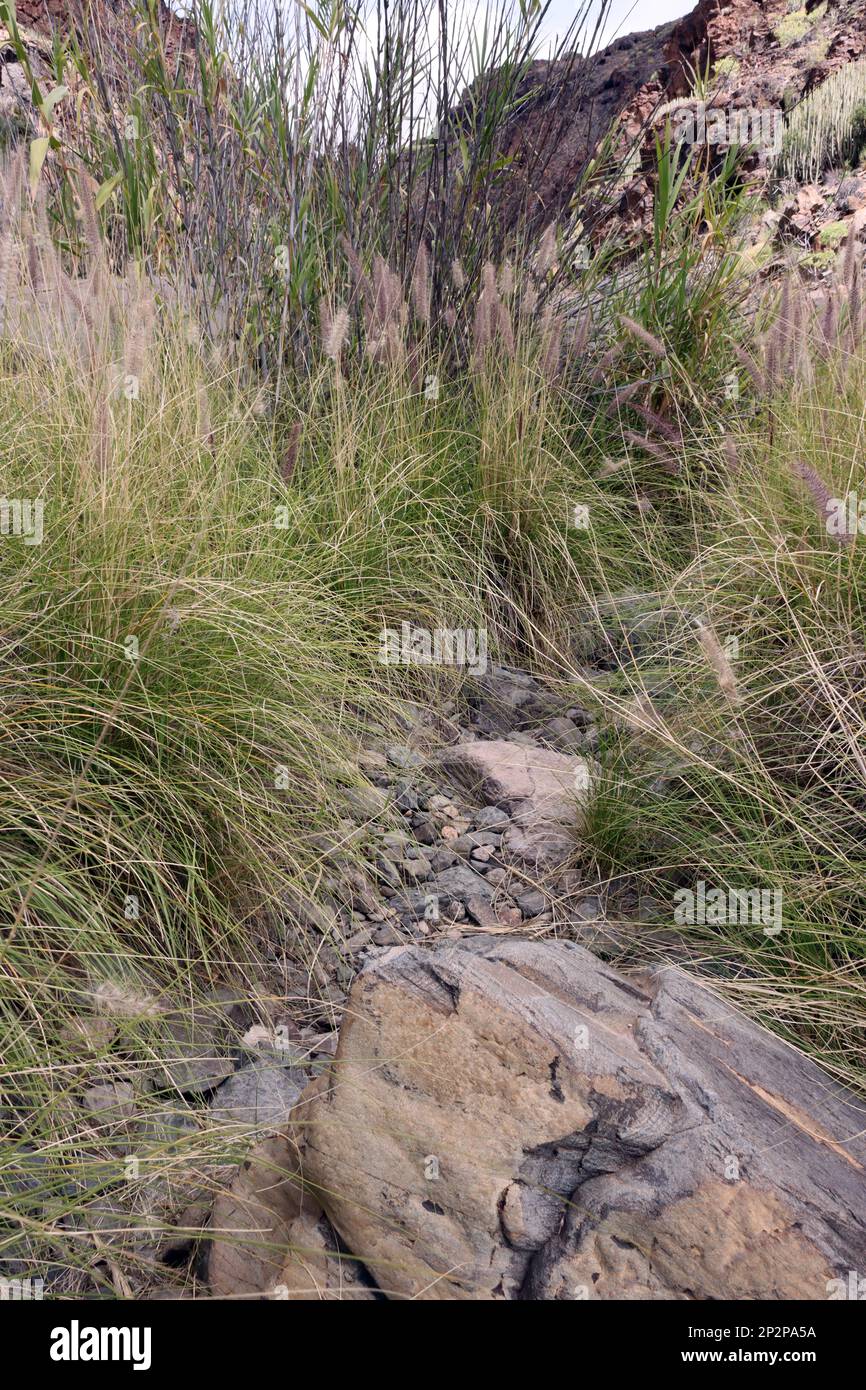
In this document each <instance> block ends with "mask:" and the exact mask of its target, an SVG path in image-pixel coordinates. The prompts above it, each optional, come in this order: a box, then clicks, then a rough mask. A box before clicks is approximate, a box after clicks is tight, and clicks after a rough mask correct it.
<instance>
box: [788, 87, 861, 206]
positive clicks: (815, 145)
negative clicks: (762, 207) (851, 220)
mask: <svg viewBox="0 0 866 1390" xmlns="http://www.w3.org/2000/svg"><path fill="white" fill-rule="evenodd" d="M864 147H866V62H864V61H862V60H860V61H858V62H854V63H846V64H845V65H844V66H843V67H841V68H839V70H838V72H834V73H833V74H832V75H831V76H830V77H828V78H827V80H826V82H822V83H821V85H820V87H817V88H816V89H815V90H814V91H813V92H810V93H809V95H808V96H806V97H804V98H803V100H802V101H801V102H800V103H799V105H797V106H796V107H795V108H794V110H793V111H792V112H791V113H790V115H789V116H788V120H787V125H786V129H785V135H784V139H783V142H782V149H781V151H780V153H779V157H778V160H777V165H776V169H777V173H778V174H779V176H780V177H782V178H793V179H802V180H810V181H812V182H817V180H818V179H820V177H821V175H822V174H823V173H825V171H826V170H827V169H832V168H838V167H840V166H843V165H845V164H856V163H857V162H858V161H859V160H860V159H861V158H862V155H863V150H864Z"/></svg>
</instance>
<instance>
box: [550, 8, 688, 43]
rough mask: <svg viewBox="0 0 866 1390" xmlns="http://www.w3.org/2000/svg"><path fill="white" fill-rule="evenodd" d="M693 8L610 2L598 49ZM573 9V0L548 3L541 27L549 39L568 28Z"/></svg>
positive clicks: (572, 16)
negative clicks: (600, 45)
mask: <svg viewBox="0 0 866 1390" xmlns="http://www.w3.org/2000/svg"><path fill="white" fill-rule="evenodd" d="M696 4H697V0H613V3H612V4H611V6H610V15H609V17H608V21H607V25H606V28H605V32H604V35H603V37H602V40H601V42H602V46H604V44H606V43H610V42H611V40H612V39H615V38H619V37H620V36H621V35H622V34H633V33H639V32H640V31H641V30H642V29H654V28H655V26H656V25H657V24H665V23H667V21H668V20H669V19H679V18H680V17H681V16H682V15H684V14H688V13H689V12H690V11H691V10H693V9H694V8H695V5H696ZM575 8H576V6H575V0H552V3H551V6H550V9H549V10H548V13H547V18H546V23H545V29H546V30H547V32H548V34H549V36H550V37H551V38H552V37H553V36H554V35H555V34H556V33H557V32H558V31H564V30H566V29H567V28H568V25H569V23H570V22H571V20H572V19H573V18H574V12H575Z"/></svg>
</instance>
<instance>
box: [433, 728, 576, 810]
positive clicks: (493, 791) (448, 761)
mask: <svg viewBox="0 0 866 1390" xmlns="http://www.w3.org/2000/svg"><path fill="white" fill-rule="evenodd" d="M440 761H441V765H442V767H443V768H444V769H445V771H447V773H448V774H449V776H451V777H452V778H454V780H455V781H458V782H460V784H461V785H462V786H463V787H464V788H465V789H466V790H467V791H468V792H470V793H481V794H482V795H483V796H484V798H485V799H486V800H487V801H488V802H491V803H492V804H494V805H496V806H498V807H499V808H500V809H501V810H504V811H507V812H509V814H510V815H511V816H512V817H513V819H515V820H517V821H519V822H520V823H521V824H524V825H531V824H534V823H537V822H556V823H559V824H563V825H577V824H578V823H579V818H580V814H579V812H580V802H581V800H583V799H585V797H586V792H587V790H588V788H589V785H590V781H591V776H592V773H591V769H590V765H589V763H588V762H587V761H586V759H585V758H581V757H578V756H577V755H575V754H566V753H557V752H556V751H555V750H554V749H551V748H538V747H532V746H530V747H527V746H524V745H521V744H515V743H511V742H510V741H508V740H506V739H492V740H490V741H486V742H477V743H468V744H461V743H458V744H455V745H454V746H453V747H451V748H447V749H445V750H444V752H443V753H442V754H441V755H440Z"/></svg>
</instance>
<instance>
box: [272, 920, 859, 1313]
mask: <svg viewBox="0 0 866 1390" xmlns="http://www.w3.org/2000/svg"><path fill="white" fill-rule="evenodd" d="M293 1119H294V1121H295V1122H296V1130H295V1132H296V1134H297V1135H298V1136H299V1143H300V1153H301V1160H302V1170H303V1176H304V1179H305V1182H306V1183H307V1184H309V1185H312V1188H313V1190H314V1191H316V1192H317V1195H318V1197H319V1200H320V1201H322V1203H323V1205H324V1207H325V1209H326V1211H327V1213H328V1215H329V1217H330V1219H331V1221H332V1222H333V1225H334V1227H335V1228H336V1230H337V1231H338V1233H339V1236H340V1237H341V1239H342V1241H343V1242H344V1243H345V1246H346V1248H347V1249H348V1250H349V1251H351V1253H352V1254H353V1255H354V1256H355V1257H357V1258H358V1259H360V1260H361V1261H363V1263H364V1265H365V1266H366V1268H367V1270H369V1272H370V1274H371V1276H372V1278H373V1279H374V1280H376V1282H377V1284H378V1286H379V1288H380V1289H381V1290H382V1291H383V1292H385V1293H386V1295H387V1296H389V1297H392V1298H412V1297H418V1296H422V1297H424V1298H425V1299H431V1298H432V1299H496V1298H504V1299H521V1298H531V1299H584V1298H590V1299H591V1298H600V1299H646V1298H652V1299H658V1298H661V1299H671V1298H673V1299H720V1298H727V1299H731V1298H733V1299H796V1298H806V1299H822V1298H826V1297H827V1296H828V1292H827V1288H828V1284H829V1282H830V1281H832V1280H834V1279H837V1278H845V1277H846V1271H848V1270H851V1269H862V1268H863V1263H864V1261H866V1140H864V1137H863V1135H864V1131H866V1124H864V1120H866V1114H864V1110H863V1107H862V1104H861V1103H859V1102H858V1101H857V1100H856V1099H855V1098H854V1097H853V1096H852V1095H851V1094H850V1093H848V1092H846V1091H845V1090H844V1089H843V1088H842V1087H841V1086H839V1085H837V1083H836V1082H835V1081H834V1080H833V1079H832V1078H831V1077H830V1076H828V1075H826V1074H825V1073H823V1072H822V1071H821V1070H820V1069H819V1068H818V1067H817V1066H815V1065H814V1063H812V1062H811V1061H809V1060H808V1059H807V1058H805V1057H803V1056H801V1055H800V1054H799V1053H798V1052H796V1051H795V1050H793V1049H791V1048H789V1047H787V1046H786V1045H785V1044H784V1043H783V1042H781V1041H780V1040H778V1039H777V1038H775V1037H773V1036H772V1035H770V1034H768V1033H766V1032H764V1031H763V1030H762V1029H761V1028H759V1027H758V1026H756V1025H755V1024H753V1023H751V1022H750V1021H749V1020H747V1019H746V1018H744V1017H743V1016H742V1015H740V1014H739V1013H738V1012H737V1011H736V1010H734V1009H732V1008H731V1007H730V1006H729V1005H727V1004H726V1003H724V1002H723V1001H721V1000H719V999H718V998H716V997H715V996H714V995H713V994H712V993H710V992H709V991H708V990H706V989H704V988H703V987H702V986H700V985H698V984H697V983H695V982H694V981H692V980H690V979H689V978H688V977H687V976H686V975H684V974H683V973H681V972H680V971H678V970H675V969H672V968H664V969H661V968H659V969H656V970H654V971H652V972H650V973H647V974H643V975H641V976H640V977H626V976H625V975H622V974H620V973H618V972H617V971H615V970H614V969H613V968H611V967H610V966H608V965H605V964H604V963H603V962H601V961H599V960H598V959H596V958H595V957H594V956H592V955H591V954H590V953H589V952H587V951H586V950H584V949H583V948H582V947H580V946H578V945H576V944H573V943H570V942H556V941H531V940H523V939H506V940H502V939H500V940H498V941H495V942H491V941H490V940H473V941H462V942H456V943H454V944H451V945H448V944H444V943H443V944H442V945H439V946H437V947H436V948H435V949H432V950H431V949H424V948H419V947H415V946H406V947H397V948H394V949H392V950H389V951H386V952H384V953H382V954H381V955H380V956H378V957H377V958H376V959H375V960H373V961H371V962H370V963H369V964H368V965H367V966H366V968H365V969H364V970H363V971H362V972H361V974H360V975H359V976H358V978H357V979H356V981H355V984H354V985H353V987H352V991H351V996H350V999H349V1005H348V1008H347V1010H346V1016H345V1021H344V1024H343V1028H342V1031H341V1034H340V1041H339V1046H338V1049H337V1053H336V1056H335V1058H334V1060H333V1063H332V1065H331V1066H330V1067H329V1068H328V1070H326V1071H325V1072H324V1073H323V1074H322V1075H321V1076H320V1077H318V1078H317V1079H316V1080H315V1081H314V1082H312V1083H311V1085H310V1086H309V1087H308V1088H307V1090H306V1091H305V1092H304V1095H303V1097H302V1099H301V1101H300V1103H299V1105H298V1106H297V1107H296V1109H295V1111H294V1115H293Z"/></svg>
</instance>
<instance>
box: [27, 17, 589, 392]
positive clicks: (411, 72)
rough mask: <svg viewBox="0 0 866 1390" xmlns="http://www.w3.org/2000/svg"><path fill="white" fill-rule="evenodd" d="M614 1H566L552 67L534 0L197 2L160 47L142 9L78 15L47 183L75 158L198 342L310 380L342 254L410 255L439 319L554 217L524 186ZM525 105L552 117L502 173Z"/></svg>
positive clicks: (119, 232)
mask: <svg viewBox="0 0 866 1390" xmlns="http://www.w3.org/2000/svg"><path fill="white" fill-rule="evenodd" d="M608 7H609V0H604V3H603V4H602V5H601V6H600V7H598V9H599V12H598V13H597V12H596V7H594V6H593V4H592V3H591V0H580V3H579V4H578V6H577V7H576V12H575V15H574V18H573V20H572V21H571V23H570V24H569V26H568V29H567V32H566V33H565V34H563V35H562V37H561V39H560V40H559V42H558V45H557V48H556V51H555V52H554V53H552V54H550V55H545V56H547V57H550V58H551V59H552V60H553V61H551V62H547V63H536V62H535V59H536V57H537V56H538V52H539V47H540V43H541V35H542V33H543V30H544V25H545V22H546V17H547V12H548V9H549V4H547V3H545V4H541V5H520V6H514V5H513V4H512V3H510V0H497V3H496V4H495V5H493V6H488V7H487V8H486V10H485V11H484V12H483V13H482V12H478V13H476V12H474V11H463V10H461V11H460V12H459V14H454V13H452V12H451V11H449V10H446V9H444V8H443V7H442V6H440V5H437V4H435V3H432V0H398V3H396V4H392V5H389V6H388V7H381V6H371V5H367V4H342V3H341V4H331V3H330V0H327V3H321V4H319V3H315V4H313V5H310V6H303V7H293V8H290V9H288V10H287V9H286V8H285V7H282V6H272V5H270V4H266V5H263V4H260V3H259V0H244V5H243V6H241V7H240V9H239V8H238V7H236V6H235V7H232V8H231V9H230V10H223V9H222V8H221V7H219V6H217V5H214V4H212V3H211V0H196V3H195V4H193V5H192V6H190V7H189V10H188V19H187V27H186V28H184V29H181V28H180V27H179V26H178V25H175V29H174V30H172V31H169V30H166V28H165V24H164V23H163V22H162V21H161V19H160V17H159V15H158V13H157V11H156V9H155V7H153V6H152V5H149V4H147V3H146V0H133V3H131V4H130V5H129V6H125V7H124V10H123V13H118V14H117V15H115V14H113V12H111V11H110V10H108V11H105V12H104V13H103V12H100V14H99V16H96V15H95V14H94V12H93V11H92V10H91V11H88V19H87V25H86V26H85V27H84V28H83V29H82V30H81V32H80V34H79V35H78V36H77V37H76V38H74V39H70V40H69V41H68V42H67V43H66V45H65V47H64V46H63V45H60V47H59V49H58V53H57V55H56V61H55V72H54V73H53V77H54V80H55V81H56V82H57V83H58V84H66V85H68V87H69V89H70V91H74V92H75V100H76V102H77V107H76V109H77V110H79V111H81V112H83V118H82V119H81V120H77V119H76V118H75V117H74V115H73V107H72V99H71V98H69V99H68V100H67V103H66V108H65V111H66V125H63V123H62V122H60V121H57V122H55V124H54V127H53V138H54V141H55V145H56V147H57V148H56V150H55V153H56V154H57V156H58V158H57V159H53V166H54V167H55V168H56V170H57V175H58V177H62V170H61V166H62V163H63V158H62V156H63V155H65V153H66V152H67V151H71V150H74V151H75V154H76V157H78V158H81V159H83V160H84V161H85V163H86V165H87V167H88V169H89V170H90V172H91V174H92V175H93V177H94V178H95V179H96V181H97V185H98V186H99V189H100V201H101V203H102V205H103V209H104V216H105V217H106V219H107V224H108V228H109V232H110V239H111V241H112V244H113V245H114V246H115V247H116V248H117V252H118V254H119V255H121V257H122V256H123V255H126V254H133V255H136V256H137V257H144V259H145V261H146V263H147V266H148V268H149V270H150V271H151V272H152V273H154V274H166V275H169V276H174V275H176V273H177V271H178V268H179V267H182V279H183V283H184V284H191V285H194V286H195V287H196V296H195V297H196V303H197V307H198V311H199V313H200V314H201V315H202V316H203V317H204V319H205V321H206V324H207V326H208V328H209V329H210V330H211V331H214V330H216V329H219V330H221V331H222V332H223V333H224V335H225V338H226V341H228V342H230V343H231V344H232V346H233V349H234V350H239V351H241V353H242V355H244V357H245V359H246V360H248V361H252V362H255V363H256V365H257V367H258V368H259V369H260V370H261V371H263V372H264V373H265V374H266V375H268V376H274V375H275V374H277V372H278V370H279V369H280V367H281V366H282V365H283V363H284V362H286V361H287V360H288V361H290V362H291V363H292V364H293V365H294V366H295V367H303V368H304V369H307V368H309V366H310V365H311V362H312V360H313V358H314V348H313V345H314V343H315V339H316V320H317V310H318V303H319V299H320V297H321V295H322V293H326V292H327V291H328V287H329V285H330V284H331V282H332V280H333V276H334V273H335V270H336V267H337V266H338V264H339V263H340V261H341V249H340V248H341V246H342V244H343V241H344V240H348V242H349V243H350V244H351V245H352V246H353V247H354V248H355V249H356V251H357V252H358V253H359V254H361V255H363V256H364V257H365V258H367V259H371V258H372V257H373V256H374V255H381V256H382V257H383V258H384V259H385V260H386V261H387V262H388V264H389V265H391V266H393V267H394V269H395V270H396V271H397V272H398V273H399V274H400V275H401V277H404V278H405V277H408V276H410V275H411V272H412V268H413V266H414V265H415V262H416V259H417V257H418V254H419V252H420V250H421V248H422V246H425V247H426V248H427V254H428V255H429V258H430V278H431V289H430V296H431V298H430V304H431V311H432V315H433V323H434V325H443V319H442V312H443V310H444V306H445V303H446V301H447V299H448V297H449V294H450V274H451V265H452V263H453V261H454V260H455V259H457V260H459V261H460V262H461V263H462V265H463V266H464V269H465V272H466V275H467V279H468V284H469V286H470V287H471V288H472V289H473V290H475V289H476V288H477V287H478V285H479V283H480V274H481V268H482V266H483V265H484V263H485V262H486V261H487V260H494V261H496V262H498V261H499V260H501V259H503V258H504V256H505V254H506V250H507V245H506V243H507V241H508V238H509V235H510V230H511V228H513V227H514V225H515V224H517V223H518V222H519V223H522V224H525V226H526V227H527V228H528V232H529V234H530V235H535V234H536V233H538V232H540V230H541V229H542V227H543V225H544V223H545V221H549V220H550V216H551V211H549V210H548V211H546V212H545V210H544V209H540V208H539V207H538V202H537V200H536V199H535V198H534V197H533V195H532V189H533V187H535V186H537V181H538V180H539V179H540V178H541V177H542V176H543V174H544V170H545V168H546V167H547V165H548V164H549V162H550V160H551V159H552V158H553V156H554V154H555V151H556V149H557V144H558V142H559V140H560V139H561V135H562V132H563V129H564V123H565V121H566V119H567V117H566V113H565V111H564V110H562V109H560V107H559V105H558V103H557V100H556V98H557V95H558V93H560V92H561V91H563V90H565V88H566V86H567V87H568V90H569V103H570V107H569V109H570V110H571V109H572V108H573V104H574V102H575V100H577V101H580V93H581V91H582V89H583V85H584V82H585V78H586V75H587V74H588V72H589V67H588V63H589V57H590V56H591V53H592V51H593V47H594V46H596V45H597V40H598V37H599V35H600V33H601V31H602V27H603V22H604V18H605V15H606V13H607V10H608ZM0 14H2V8H0ZM193 32H194V33H195V42H194V44H193V43H192V41H191V40H190V39H189V38H188V36H189V35H190V34H192V33H193ZM184 35H187V39H186V40H185V39H184ZM170 39H171V41H169V40H170ZM581 49H582V50H583V53H582V54H581V52H580V50H581ZM22 53H23V49H22ZM24 57H25V59H26V55H24ZM557 59H559V60H561V61H558V62H557V61H556V60H557ZM531 105H532V106H535V105H538V106H540V108H541V109H543V110H545V111H547V112H548V116H547V118H546V119H545V121H544V123H543V128H542V129H541V130H540V131H539V132H538V134H537V138H536V139H535V140H534V142H533V145H532V148H531V150H529V151H528V152H526V155H525V158H521V161H520V162H519V165H518V160H517V156H516V155H514V154H512V153H509V140H510V134H511V131H512V130H513V125H514V122H515V120H516V118H517V117H518V116H519V115H520V113H521V112H522V111H523V110H524V109H525V108H527V107H529V106H531ZM52 148H53V149H54V147H52ZM515 190H520V192H519V196H518V194H517V193H516V191H515ZM506 205H507V206H506ZM556 211H557V210H556V209H553V212H554V213H555V212H556ZM506 213H507V215H506ZM446 332H447V328H446Z"/></svg>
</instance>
